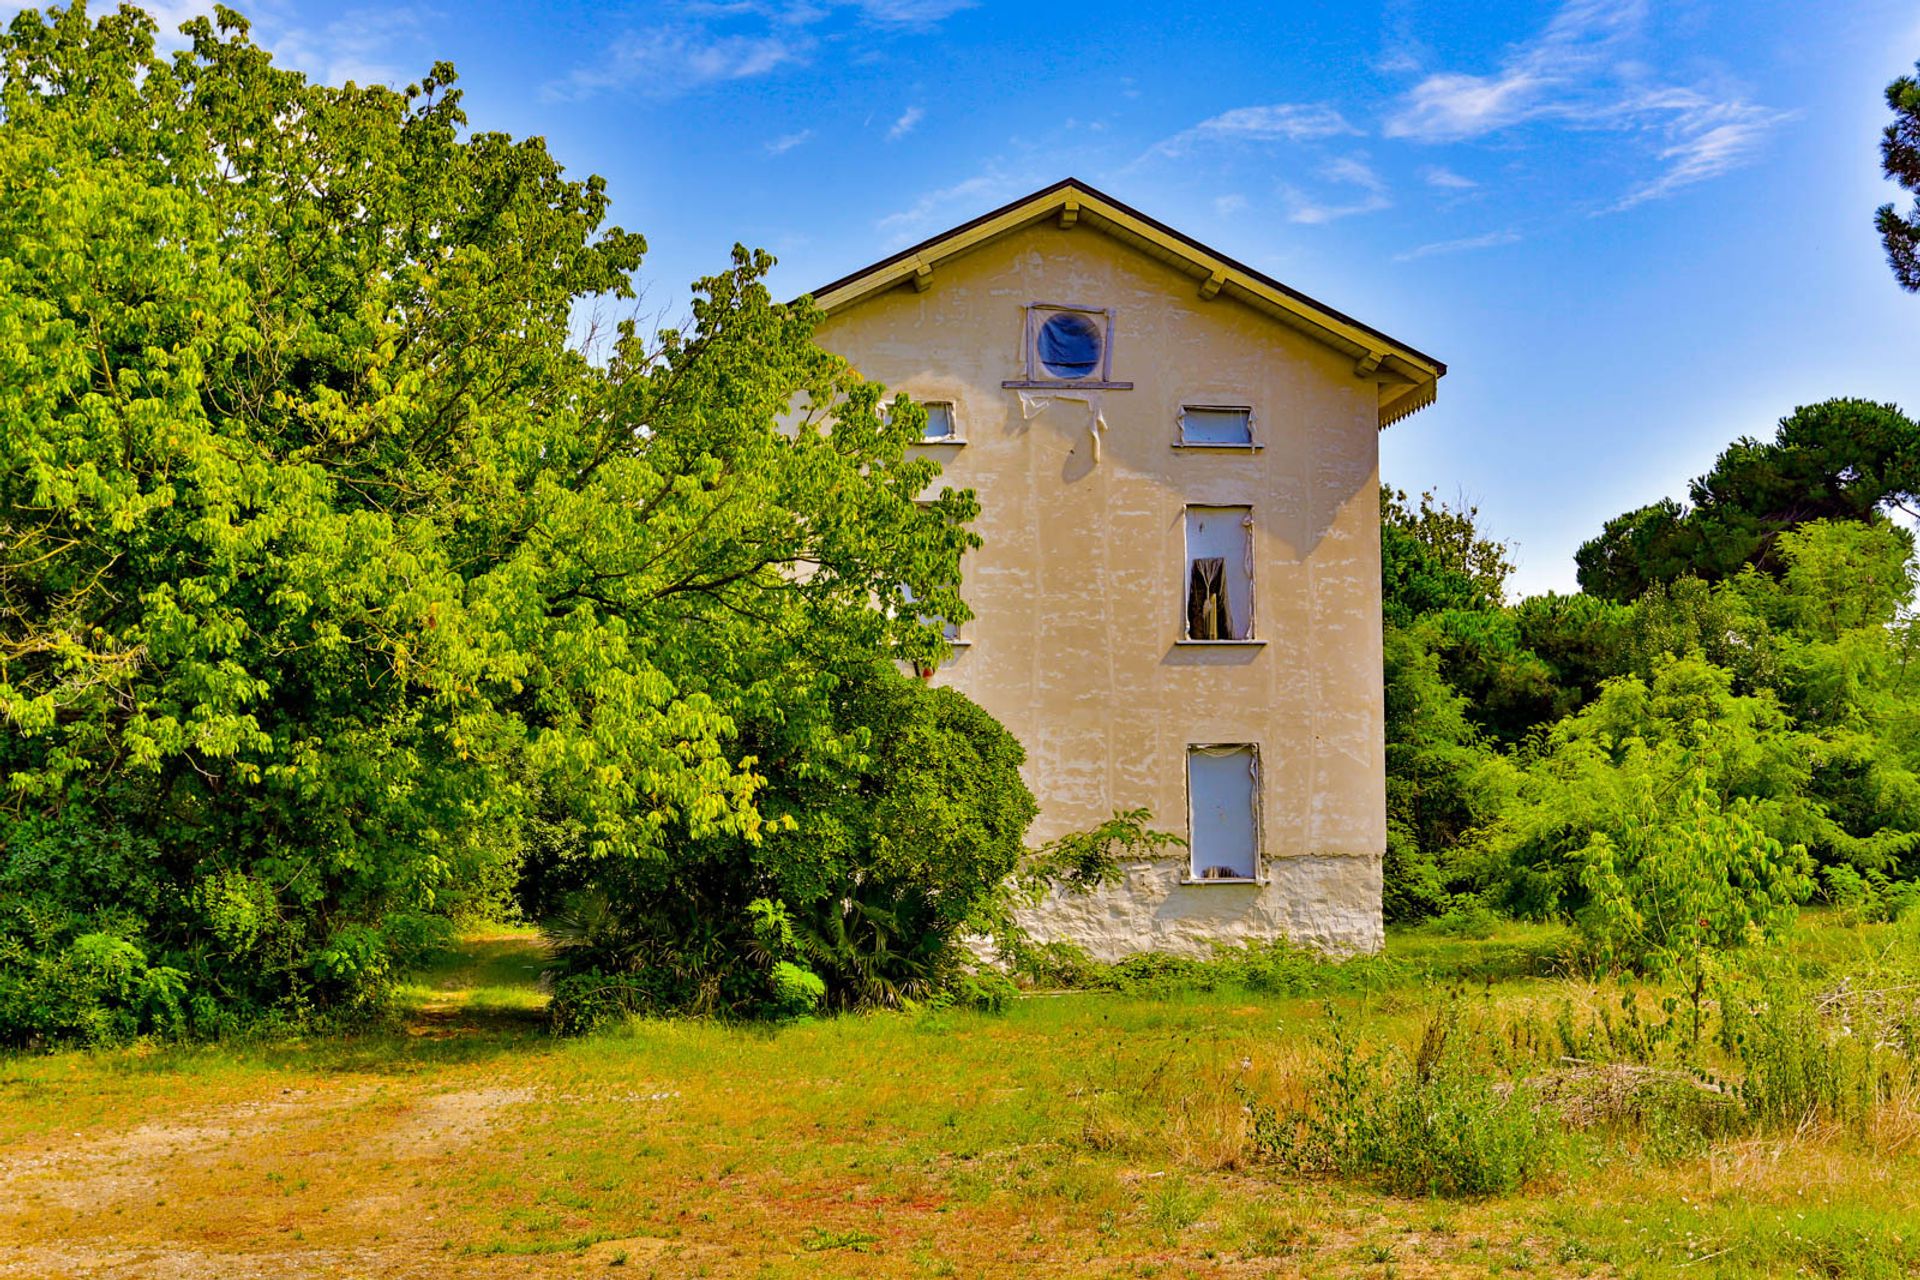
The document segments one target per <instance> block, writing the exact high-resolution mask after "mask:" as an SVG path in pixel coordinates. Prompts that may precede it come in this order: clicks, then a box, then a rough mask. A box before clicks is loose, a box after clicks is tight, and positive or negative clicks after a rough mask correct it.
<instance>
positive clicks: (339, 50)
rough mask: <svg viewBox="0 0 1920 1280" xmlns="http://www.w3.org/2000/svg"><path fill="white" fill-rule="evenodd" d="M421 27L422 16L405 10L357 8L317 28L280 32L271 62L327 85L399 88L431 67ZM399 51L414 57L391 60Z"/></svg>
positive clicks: (399, 7) (423, 23) (417, 12)
mask: <svg viewBox="0 0 1920 1280" xmlns="http://www.w3.org/2000/svg"><path fill="white" fill-rule="evenodd" d="M425 27H426V23H425V15H423V14H422V13H420V12H419V11H418V10H415V9H412V8H408V7H406V6H398V7H394V8H388V9H379V10H375V9H356V10H353V11H351V12H349V13H346V14H343V15H342V16H341V17H339V18H337V19H335V20H334V21H332V22H329V23H328V24H327V25H326V26H324V27H320V28H318V29H315V28H311V27H294V28H291V29H289V30H287V31H285V32H284V33H282V34H281V35H280V36H279V38H278V39H276V40H274V41H273V49H274V60H275V61H276V62H281V63H284V64H285V65H287V66H290V67H293V68H295V69H297V70H299V71H304V72H305V73H306V74H307V75H309V76H311V77H313V78H314V79H317V80H321V81H324V82H325V83H327V84H345V83H346V82H347V81H349V80H351V81H353V82H354V83H355V84H360V85H370V84H384V85H390V86H393V87H395V88H399V87H401V86H404V85H406V84H407V83H408V82H409V81H412V80H417V79H419V78H420V77H421V76H422V75H424V74H426V71H427V68H428V67H429V66H430V65H432V58H431V56H430V54H429V52H428V50H427V48H426V43H425V39H424V36H425ZM403 51H407V52H409V53H410V54H411V55H413V56H409V57H407V58H405V59H404V60H396V58H395V55H396V54H399V53H401V52H403Z"/></svg>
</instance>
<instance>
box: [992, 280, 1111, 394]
mask: <svg viewBox="0 0 1920 1280" xmlns="http://www.w3.org/2000/svg"><path fill="white" fill-rule="evenodd" d="M1043 312H1045V313H1049V314H1051V313H1054V312H1069V313H1072V314H1075V315H1083V316H1099V317H1103V318H1104V319H1105V321H1106V323H1105V326H1104V328H1103V329H1102V331H1101V337H1100V374H1099V376H1098V377H1094V378H1055V377H1050V376H1049V375H1048V374H1047V373H1046V371H1045V370H1044V369H1043V368H1041V367H1040V356H1039V351H1038V348H1039V345H1040V326H1041V325H1042V324H1044V323H1045V321H1044V319H1042V318H1041V313H1043ZM1114 315H1115V313H1114V309H1113V308H1112V307H1087V306H1081V305H1079V304H1077V303H1071V302H1029V303H1028V304H1027V307H1026V321H1025V323H1024V324H1023V325H1022V326H1021V335H1022V337H1021V347H1022V350H1021V363H1020V367H1021V368H1022V369H1023V370H1025V376H1024V377H1021V378H1009V379H1008V380H1006V381H1005V382H1002V383H1001V384H1000V385H1001V386H1002V387H1011V388H1021V389H1031V390H1035V391H1038V390H1044V389H1049V388H1051V389H1054V390H1064V389H1066V388H1069V387H1073V388H1079V389H1082V390H1088V391H1131V390H1133V384H1132V383H1131V382H1115V381H1114V380H1113V326H1114Z"/></svg>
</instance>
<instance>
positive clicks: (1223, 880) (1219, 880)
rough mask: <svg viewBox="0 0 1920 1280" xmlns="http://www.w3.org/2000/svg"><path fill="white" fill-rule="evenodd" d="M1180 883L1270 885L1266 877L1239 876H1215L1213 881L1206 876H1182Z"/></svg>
mask: <svg viewBox="0 0 1920 1280" xmlns="http://www.w3.org/2000/svg"><path fill="white" fill-rule="evenodd" d="M1180 883H1181V884H1194V885H1202V884H1204V885H1214V884H1266V883H1268V880H1267V878H1266V877H1265V876H1239V877H1235V878H1228V877H1226V876H1215V877H1213V878H1212V879H1208V878H1206V877H1204V876H1182V877H1180Z"/></svg>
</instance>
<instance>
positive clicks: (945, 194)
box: [873, 170, 1015, 244]
mask: <svg viewBox="0 0 1920 1280" xmlns="http://www.w3.org/2000/svg"><path fill="white" fill-rule="evenodd" d="M1013 194H1015V192H1014V190H1013V181H1012V179H1010V178H1009V177H1008V176H1007V175H1006V174H1004V173H1001V172H1000V171H998V170H993V171H990V172H987V173H983V174H979V175H977V176H975V177H972V178H968V179H967V180H966V181H964V182H956V183H955V184H954V185H952V186H950V187H944V188H942V189H941V190H939V191H929V192H928V193H927V194H926V195H924V196H921V197H920V198H919V199H918V200H916V201H914V202H913V204H912V205H910V206H909V207H907V208H905V209H902V210H900V211H899V212H898V213H890V214H888V215H886V216H885V217H884V218H881V219H880V220H879V221H877V222H875V223H874V224H873V225H874V229H875V230H877V231H883V232H886V233H887V234H889V235H891V236H893V237H894V239H895V240H896V241H897V242H899V243H902V244H904V243H906V242H907V241H910V240H912V239H914V238H915V236H916V234H917V233H923V232H926V231H932V230H937V229H938V228H939V227H944V226H951V225H953V224H955V223H959V222H964V221H965V220H966V219H968V218H970V217H972V216H973V215H975V214H977V213H980V212H981V211H982V210H984V209H987V208H989V207H991V206H993V205H995V204H998V203H1000V202H1002V201H1004V200H1006V199H1007V198H1009V197H1010V196H1012V195H1013Z"/></svg>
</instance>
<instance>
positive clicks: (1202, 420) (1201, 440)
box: [1180, 404, 1253, 449]
mask: <svg viewBox="0 0 1920 1280" xmlns="http://www.w3.org/2000/svg"><path fill="white" fill-rule="evenodd" d="M1180 443H1181V444H1192V445H1216V446H1232V445H1238V446H1239V447H1240V448H1242V449H1245V448H1248V447H1250V446H1251V445H1252V444H1253V410H1252V409H1248V408H1239V407H1235V406H1232V405H1218V404H1189V405H1182V406H1181V407H1180Z"/></svg>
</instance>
